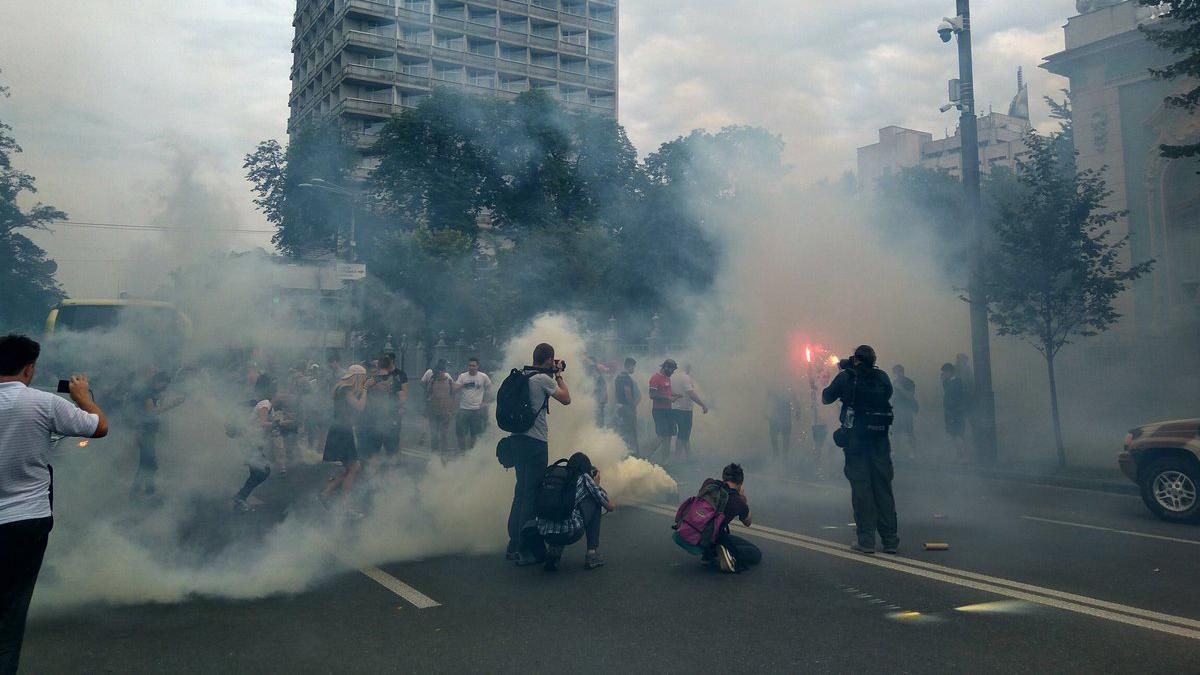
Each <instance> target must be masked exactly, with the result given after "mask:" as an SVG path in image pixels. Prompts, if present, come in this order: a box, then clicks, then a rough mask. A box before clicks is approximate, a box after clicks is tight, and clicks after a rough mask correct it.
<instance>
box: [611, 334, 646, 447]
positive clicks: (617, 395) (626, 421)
mask: <svg viewBox="0 0 1200 675" xmlns="http://www.w3.org/2000/svg"><path fill="white" fill-rule="evenodd" d="M636 368H637V361H635V360H634V359H633V357H629V358H627V359H625V370H623V371H621V374H620V375H617V377H616V379H615V380H613V398H614V399H615V400H616V403H617V433H619V434H621V438H622V439H623V440H624V441H625V445H626V446H627V447H628V448H629V452H631V453H633V454H634V455H636V454H638V437H637V405H638V401H640V400H641V398H642V395H641V393H639V392H638V387H637V382H635V381H634V379H633V371H634V369H636Z"/></svg>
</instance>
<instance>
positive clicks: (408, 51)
mask: <svg viewBox="0 0 1200 675" xmlns="http://www.w3.org/2000/svg"><path fill="white" fill-rule="evenodd" d="M432 50H433V47H432V46H430V45H423V44H418V43H416V42H405V41H404V40H401V41H400V43H399V44H397V45H396V53H397V54H401V55H404V56H418V57H422V58H429V53H430V52H431V51H432Z"/></svg>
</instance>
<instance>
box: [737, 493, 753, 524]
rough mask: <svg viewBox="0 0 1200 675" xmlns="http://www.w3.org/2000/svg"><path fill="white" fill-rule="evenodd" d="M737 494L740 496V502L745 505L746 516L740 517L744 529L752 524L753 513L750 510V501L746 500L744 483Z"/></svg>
mask: <svg viewBox="0 0 1200 675" xmlns="http://www.w3.org/2000/svg"><path fill="white" fill-rule="evenodd" d="M738 494H739V495H741V497H742V502H743V503H744V504H745V505H746V514H745V515H743V516H741V521H742V524H743V525H745V526H746V527H750V525H751V524H753V522H754V512H753V511H751V510H750V500H748V499H746V484H745V483H742V486H741V487H739V488H738Z"/></svg>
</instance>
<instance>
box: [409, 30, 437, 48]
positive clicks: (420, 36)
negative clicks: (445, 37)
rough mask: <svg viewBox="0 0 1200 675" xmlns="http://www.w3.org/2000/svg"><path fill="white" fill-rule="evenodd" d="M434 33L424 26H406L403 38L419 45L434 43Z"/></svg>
mask: <svg viewBox="0 0 1200 675" xmlns="http://www.w3.org/2000/svg"><path fill="white" fill-rule="evenodd" d="M432 38H433V33H432V32H431V31H428V30H425V29H422V28H405V29H404V33H403V34H402V35H401V39H402V40H404V41H405V42H411V43H413V44H417V45H427V44H432Z"/></svg>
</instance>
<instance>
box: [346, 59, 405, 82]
mask: <svg viewBox="0 0 1200 675" xmlns="http://www.w3.org/2000/svg"><path fill="white" fill-rule="evenodd" d="M341 76H342V79H345V80H351V81H354V82H366V83H367V84H392V83H394V82H395V80H396V72H395V71H393V70H386V69H384V68H374V67H371V66H363V65H359V64H354V63H352V64H350V65H348V66H346V67H345V68H342V75H341Z"/></svg>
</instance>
